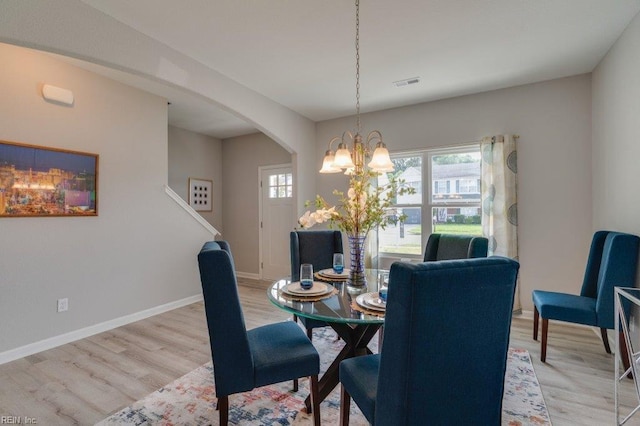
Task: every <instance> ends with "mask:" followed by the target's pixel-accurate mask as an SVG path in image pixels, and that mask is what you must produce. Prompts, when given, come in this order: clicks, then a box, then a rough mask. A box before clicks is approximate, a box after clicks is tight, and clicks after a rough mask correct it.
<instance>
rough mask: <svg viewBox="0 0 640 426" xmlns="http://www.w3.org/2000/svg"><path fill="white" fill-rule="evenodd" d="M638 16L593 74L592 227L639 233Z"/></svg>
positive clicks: (639, 48) (639, 27)
mask: <svg viewBox="0 0 640 426" xmlns="http://www.w3.org/2000/svg"><path fill="white" fill-rule="evenodd" d="M639 160H640V15H638V16H636V17H635V18H634V19H633V21H631V23H630V24H629V26H628V27H627V29H626V30H625V31H624V33H623V34H622V36H621V37H620V38H619V39H618V41H617V42H616V43H615V44H614V46H613V47H612V48H611V50H610V51H609V52H608V53H607V55H606V56H605V58H604V59H603V60H602V62H601V63H600V64H599V65H598V66H597V67H596V69H595V70H594V72H593V229H594V230H596V229H611V230H616V231H623V232H630V233H633V234H636V235H640V197H638V195H639V194H640V191H638V181H640V172H639V170H640V166H639Z"/></svg>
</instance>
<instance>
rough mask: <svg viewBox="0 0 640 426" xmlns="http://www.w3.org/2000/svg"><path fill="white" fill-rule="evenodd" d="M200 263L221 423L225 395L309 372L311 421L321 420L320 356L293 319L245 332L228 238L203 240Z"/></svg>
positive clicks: (225, 409) (225, 418)
mask: <svg viewBox="0 0 640 426" xmlns="http://www.w3.org/2000/svg"><path fill="white" fill-rule="evenodd" d="M198 264H199V267H200V279H201V281H202V292H203V294H204V306H205V312H206V314H207V325H208V327H209V340H210V342H211V356H212V359H213V371H214V376H215V387H216V396H217V397H218V409H219V410H220V424H221V425H226V424H227V423H228V416H229V414H228V413H229V395H231V394H234V393H239V392H246V391H250V390H252V389H253V388H256V387H260V386H266V385H270V384H274V383H279V382H283V381H285V380H291V379H297V378H300V377H306V376H309V377H310V378H311V386H310V388H311V401H312V411H313V418H314V424H315V425H319V424H320V408H319V402H318V401H319V399H318V373H319V371H320V357H319V355H318V351H316V349H315V348H314V346H313V344H312V343H311V342H310V341H309V339H308V338H307V336H306V335H305V333H304V331H302V329H301V328H300V327H299V326H298V325H297V324H296V323H294V322H292V321H288V322H281V323H277V324H270V325H265V326H262V327H258V328H254V329H252V330H249V331H247V329H246V328H245V323H244V316H243V314H242V307H241V306H240V299H239V297H238V288H237V283H236V273H235V268H234V264H233V256H232V255H231V250H230V249H229V244H228V243H227V242H225V241H210V242H208V243H205V245H204V246H203V247H202V250H200V253H199V254H198Z"/></svg>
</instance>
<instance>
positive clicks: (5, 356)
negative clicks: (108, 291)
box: [0, 294, 202, 365]
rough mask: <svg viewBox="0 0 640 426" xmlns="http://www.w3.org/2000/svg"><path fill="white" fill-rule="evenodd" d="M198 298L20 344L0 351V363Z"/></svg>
mask: <svg viewBox="0 0 640 426" xmlns="http://www.w3.org/2000/svg"><path fill="white" fill-rule="evenodd" d="M200 300H202V295H201V294H197V295H195V296H189V297H185V298H184V299H180V300H176V301H174V302H169V303H165V304H164V305H160V306H155V307H153V308H149V309H145V310H144V311H140V312H136V313H133V314H129V315H125V316H123V317H119V318H114V319H112V320H109V321H105V322H101V323H99V324H95V325H91V326H89V327H85V328H81V329H79V330H74V331H70V332H68V333H64V334H60V335H58V336H54V337H50V338H48V339H44V340H40V341H39V342H35V343H30V344H28V345H25V346H21V347H19V348H15V349H10V350H8V351H5V352H2V353H0V365H2V364H5V363H7V362H10V361H15V360H16V359H20V358H24V357H26V356H29V355H33V354H36V353H38V352H42V351H46V350H47V349H51V348H55V347H56V346H60V345H64V344H67V343H71V342H74V341H76V340H80V339H84V338H86V337H89V336H93V335H94V334H98V333H102V332H104V331H109V330H112V329H114V328H117V327H121V326H123V325H126V324H130V323H132V322H136V321H140V320H142V319H145V318H149V317H151V316H154V315H158V314H161V313H163V312H167V311H171V310H173V309H177V308H181V307H183V306H186V305H190V304H192V303H195V302H198V301H200Z"/></svg>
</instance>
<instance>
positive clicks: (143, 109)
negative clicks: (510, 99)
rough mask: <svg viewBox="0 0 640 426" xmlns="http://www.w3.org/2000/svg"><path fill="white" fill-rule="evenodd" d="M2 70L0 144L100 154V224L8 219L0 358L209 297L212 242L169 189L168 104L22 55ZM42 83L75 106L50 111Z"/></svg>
mask: <svg viewBox="0 0 640 426" xmlns="http://www.w3.org/2000/svg"><path fill="white" fill-rule="evenodd" d="M0 63H2V66H0V93H2V96H0V139H1V140H9V141H18V142H26V143H30V144H35V145H42V146H48V147H56V148H64V149H71V150H78V151H85V152H91V153H96V154H99V155H100V163H99V169H100V170H99V216H98V217H85V218H68V217H45V218H0V253H2V255H1V256H0V291H1V294H2V296H1V298H0V300H1V302H0V306H1V307H2V309H0V355H2V353H3V352H5V351H9V350H12V349H16V348H19V347H24V346H25V345H29V344H32V343H35V342H39V341H42V340H43V339H47V338H52V337H55V336H59V335H62V334H64V333H70V332H74V331H77V330H80V329H83V328H86V327H91V326H94V325H96V324H99V323H103V322H108V321H111V320H114V319H117V318H120V317H123V316H126V315H130V314H133V313H137V312H140V311H144V310H146V309H151V308H153V307H157V306H159V305H163V304H166V303H169V302H174V301H177V300H180V299H184V298H188V297H191V296H197V295H199V294H201V289H200V281H199V276H198V272H197V271H198V269H197V262H196V254H197V251H198V248H199V247H200V246H201V245H202V243H203V242H204V241H206V240H207V239H210V238H211V234H209V233H208V232H206V231H205V230H204V228H203V227H202V225H200V224H199V223H197V222H196V221H194V220H193V219H192V218H191V217H190V216H189V215H188V214H187V213H186V212H185V211H184V210H182V209H181V208H180V207H179V206H178V205H177V204H176V203H175V202H174V201H173V200H172V199H170V198H169V197H168V196H167V195H166V194H165V192H164V185H165V184H166V183H167V151H168V147H167V102H166V100H165V99H162V98H159V97H157V96H153V95H150V94H148V93H145V92H142V91H139V90H136V89H132V88H130V87H128V86H125V85H122V84H119V83H116V82H114V81H111V80H109V79H106V78H104V77H100V76H97V75H95V74H92V73H90V72H87V71H84V70H80V69H78V68H75V67H73V66H70V65H68V64H65V63H63V62H60V61H58V60H56V59H54V58H52V57H51V56H48V55H44V54H42V53H39V52H35V51H31V50H27V49H22V48H18V47H14V46H9V45H4V44H0ZM42 83H48V84H52V85H55V86H59V87H63V88H67V89H69V90H71V91H73V93H74V95H75V104H74V105H73V107H64V106H59V105H54V104H51V103H48V102H45V101H44V100H43V99H42V97H41V95H40V92H39V86H40V85H41V84H42ZM64 297H66V298H68V299H69V311H68V312H64V313H57V312H56V300H57V299H58V298H64Z"/></svg>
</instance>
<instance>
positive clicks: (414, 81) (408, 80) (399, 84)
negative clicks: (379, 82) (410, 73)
mask: <svg viewBox="0 0 640 426" xmlns="http://www.w3.org/2000/svg"><path fill="white" fill-rule="evenodd" d="M418 83H420V77H411V78H406V79H404V80H398V81H394V82H393V85H394V86H396V87H405V86H409V85H411V84H418Z"/></svg>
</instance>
